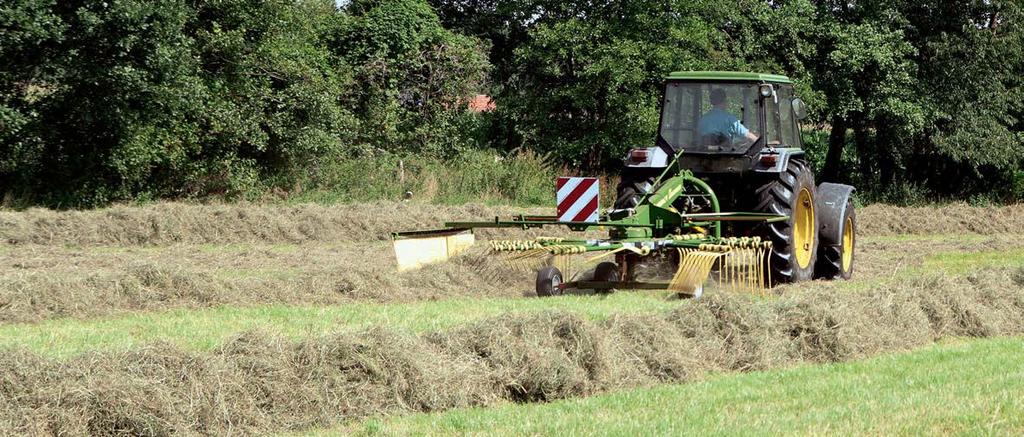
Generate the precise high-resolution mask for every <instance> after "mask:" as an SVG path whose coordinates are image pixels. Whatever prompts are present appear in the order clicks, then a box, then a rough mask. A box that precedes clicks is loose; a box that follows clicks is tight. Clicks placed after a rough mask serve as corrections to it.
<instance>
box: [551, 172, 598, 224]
mask: <svg viewBox="0 0 1024 437" xmlns="http://www.w3.org/2000/svg"><path fill="white" fill-rule="evenodd" d="M597 187H598V183H597V178H558V196H556V197H557V199H558V221H560V222H590V223H597V207H598V199H599V196H598V191H597Z"/></svg>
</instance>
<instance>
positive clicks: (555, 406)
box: [304, 337, 1024, 436]
mask: <svg viewBox="0 0 1024 437" xmlns="http://www.w3.org/2000/svg"><path fill="white" fill-rule="evenodd" d="M1022 356H1024V338H1022V337H1011V338H999V339H988V340H968V339H956V340H952V341H947V342H944V343H942V344H938V345H934V346H928V347H925V348H923V349H921V350H917V351H914V352H910V353H902V354H887V355H884V356H880V357H876V358H871V359H867V360H862V361H855V362H849V363H836V364H824V365H802V366H797V367H794V368H789V369H782V370H772V371H762V372H751V373H745V374H727V375H717V376H713V377H708V378H706V379H704V380H703V381H699V382H693V383H688V384H670V385H663V386H657V387H649V388H640V389H632V390H626V391H623V392H618V393H611V394H606V395H598V396H594V397H590V398H584V399H571V400H563V401H557V402H552V403H546V404H528V405H522V404H508V405H502V406H497V407H491V408H472V409H459V410H453V411H448V412H444V413H439V414H414V415H409V416H403V417H395V418H386V419H372V420H368V421H365V422H362V423H358V424H351V425H349V426H348V427H344V428H335V429H331V430H329V431H326V430H325V431H321V432H313V433H307V434H304V435H331V434H334V433H338V432H342V431H344V432H352V433H355V434H359V435H495V436H497V435H780V434H785V435H793V434H798V435H824V434H827V435H946V434H966V435H1019V434H1021V433H1024V397H1022V396H1021V393H1022V392H1024V360H1021V357H1022Z"/></svg>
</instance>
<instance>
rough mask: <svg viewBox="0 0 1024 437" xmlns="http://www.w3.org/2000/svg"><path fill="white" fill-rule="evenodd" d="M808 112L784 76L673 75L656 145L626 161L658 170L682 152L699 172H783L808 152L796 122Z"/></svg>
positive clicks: (634, 152)
mask: <svg viewBox="0 0 1024 437" xmlns="http://www.w3.org/2000/svg"><path fill="white" fill-rule="evenodd" d="M805 116H806V108H805V106H804V104H803V102H802V101H801V100H800V99H799V98H797V97H796V96H795V94H794V90H793V83H792V81H790V80H789V78H787V77H785V76H780V75H774V74H760V73H743V72H729V71H695V72H676V73H672V74H670V75H669V76H668V77H667V78H666V81H665V87H664V92H663V94H662V102H661V118H660V122H659V126H658V137H657V142H656V147H652V148H644V149H634V150H632V151H630V154H629V156H627V160H626V165H627V166H628V167H645V168H658V167H660V166H659V164H661V163H666V162H667V159H665V158H667V157H668V156H674V155H677V154H679V153H682V154H683V157H682V160H681V161H680V163H681V164H682V165H683V166H684V167H685V168H687V169H689V170H691V171H693V172H695V173H698V174H709V173H743V172H746V171H751V170H752V171H758V172H769V173H771V172H779V171H782V169H784V168H785V161H786V160H788V158H789V157H790V156H799V155H802V153H803V152H802V149H801V148H802V146H803V144H802V141H801V139H800V128H799V124H798V122H799V120H800V119H802V118H803V117H805ZM662 165H664V164H662Z"/></svg>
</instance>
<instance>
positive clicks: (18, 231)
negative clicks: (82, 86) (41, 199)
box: [0, 201, 553, 246]
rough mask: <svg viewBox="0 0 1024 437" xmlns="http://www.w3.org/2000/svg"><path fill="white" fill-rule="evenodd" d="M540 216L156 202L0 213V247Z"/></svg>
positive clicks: (374, 233)
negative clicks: (93, 207) (6, 245)
mask: <svg viewBox="0 0 1024 437" xmlns="http://www.w3.org/2000/svg"><path fill="white" fill-rule="evenodd" d="M544 213H548V214H550V213H553V211H552V210H551V209H549V208H514V207H489V206H483V205H478V204H469V205H459V206H444V205H430V204H420V203H404V202H384V201H380V202H368V203H360V204H342V205H331V206H323V205H315V204H303V205H296V206H280V205H277V206H275V205H252V204H245V203H238V204H214V205H199V204H188V203H179V202H161V203H153V204H150V205H144V206H128V205H119V206H113V207H110V208H104V209H95V210H84V211H55V210H49V209H43V208H31V209H28V210H25V211H19V212H14V211H3V210H0V242H3V243H6V244H28V243H32V244H52V245H74V246H96V245H100V246H105V245H122V246H123V245H166V244H174V243H191V244H227V243H258V242H262V243H301V242H310V241H320V242H367V241H382V240H387V239H389V238H390V237H389V236H390V234H391V233H392V232H396V231H404V230H417V229H435V228H439V227H441V226H442V224H443V222H445V221H450V220H491V219H493V218H494V217H495V216H503V217H506V216H507V217H511V216H512V214H544ZM483 235H484V236H486V235H487V232H484V233H483Z"/></svg>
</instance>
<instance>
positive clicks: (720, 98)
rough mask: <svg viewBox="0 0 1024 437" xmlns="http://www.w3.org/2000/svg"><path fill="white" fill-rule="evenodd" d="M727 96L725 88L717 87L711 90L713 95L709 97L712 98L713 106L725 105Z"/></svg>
mask: <svg viewBox="0 0 1024 437" xmlns="http://www.w3.org/2000/svg"><path fill="white" fill-rule="evenodd" d="M726 97H727V96H726V94H725V90H723V89H721V88H715V89H713V90H711V95H710V96H708V99H709V100H711V106H724V105H725V101H726Z"/></svg>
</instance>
